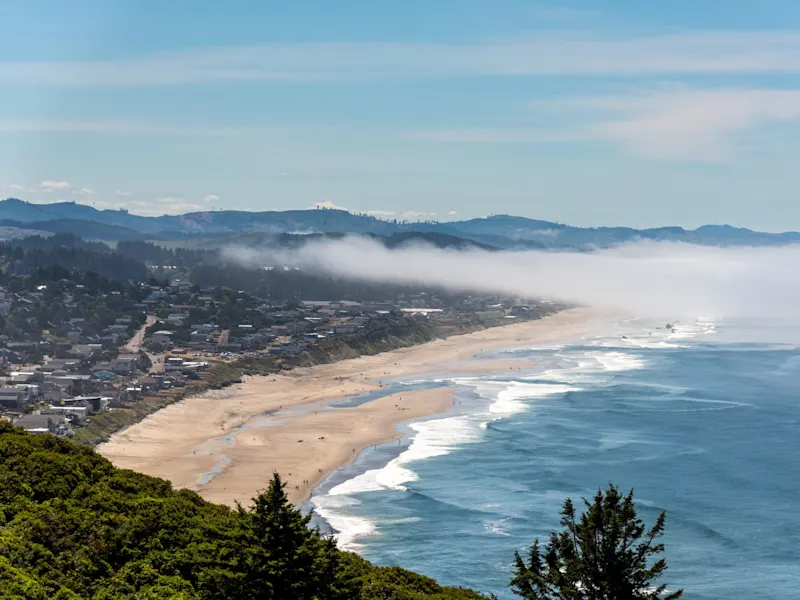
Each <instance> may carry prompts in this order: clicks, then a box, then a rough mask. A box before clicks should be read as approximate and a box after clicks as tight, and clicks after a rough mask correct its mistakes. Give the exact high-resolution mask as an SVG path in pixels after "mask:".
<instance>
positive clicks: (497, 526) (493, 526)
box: [483, 519, 508, 535]
mask: <svg viewBox="0 0 800 600" xmlns="http://www.w3.org/2000/svg"><path fill="white" fill-rule="evenodd" d="M505 521H506V519H500V520H499V521H484V522H483V528H484V529H485V530H486V531H487V532H489V533H493V534H495V535H508V529H507V528H506V526H505V523H504V522H505Z"/></svg>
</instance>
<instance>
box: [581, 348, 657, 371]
mask: <svg viewBox="0 0 800 600" xmlns="http://www.w3.org/2000/svg"><path fill="white" fill-rule="evenodd" d="M588 356H591V357H592V358H593V359H595V360H596V361H597V362H598V363H600V366H601V367H602V368H603V370H604V371H612V372H618V371H633V370H635V369H641V368H643V367H644V366H645V361H644V359H643V358H642V357H641V356H637V355H635V354H628V353H626V352H590V353H589V354H588Z"/></svg>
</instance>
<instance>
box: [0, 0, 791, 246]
mask: <svg viewBox="0 0 800 600" xmlns="http://www.w3.org/2000/svg"><path fill="white" fill-rule="evenodd" d="M0 94H2V100H1V101H0V197H6V196H9V197H17V198H21V199H23V200H27V201H30V202H37V203H44V202H53V201H62V200H66V201H75V202H81V203H85V204H90V205H93V206H96V207H97V208H103V209H106V208H112V209H117V208H125V209H128V210H130V211H131V212H133V213H137V214H143V215H154V214H164V213H166V214H177V213H183V212H191V211H205V210H222V209H242V210H285V209H293V208H309V207H313V206H318V205H320V206H327V207H343V208H347V209H349V210H351V211H354V212H368V213H370V214H373V215H376V216H380V217H385V218H398V219H438V220H452V219H464V218H471V217H480V216H486V215H489V214H501V213H503V214H516V215H521V216H527V217H531V218H538V219H546V220H552V221H558V222H564V223H569V224H573V225H581V226H588V225H628V226H635V227H647V226H662V225H682V226H685V227H696V226H699V225H702V224H706V223H715V224H721V223H728V224H732V225H737V226H746V227H750V228H753V229H760V230H766V231H785V230H800V202H799V201H798V199H797V194H798V192H797V190H798V189H800V169H798V167H797V165H798V164H800V3H798V2H797V1H796V0H761V1H759V2H755V1H750V0H747V1H745V0H725V1H722V0H703V1H702V2H698V1H697V0H692V1H689V0H670V1H669V2H642V1H641V0H606V1H605V2H597V1H594V2H589V1H587V0H575V1H570V2H566V3H561V2H537V1H532V0H530V1H529V0H493V1H483V0H437V1H436V2H430V1H429V0H428V1H421V0H405V1H403V2H375V1H374V0H372V1H358V2H357V1H348V0H339V1H338V2H323V1H318V2H311V1H306V0H292V2H277V1H274V0H264V1H260V2H255V1H253V2H244V1H235V0H232V1H230V2H225V3H212V2H196V1H189V0H172V1H170V2H156V1H152V0H72V1H71V2H69V3H67V2H57V1H50V2H45V1H39V0H27V1H26V2H15V1H11V0H0Z"/></svg>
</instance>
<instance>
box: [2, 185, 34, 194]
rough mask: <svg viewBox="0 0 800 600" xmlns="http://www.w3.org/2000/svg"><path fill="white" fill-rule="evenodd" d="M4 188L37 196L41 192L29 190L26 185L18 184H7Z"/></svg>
mask: <svg viewBox="0 0 800 600" xmlns="http://www.w3.org/2000/svg"><path fill="white" fill-rule="evenodd" d="M3 187H5V188H8V189H9V190H12V191H14V192H25V193H26V194H36V193H37V192H38V191H39V190H36V189H34V188H29V187H27V186H25V185H20V184H18V183H7V184H6V185H4V186H3Z"/></svg>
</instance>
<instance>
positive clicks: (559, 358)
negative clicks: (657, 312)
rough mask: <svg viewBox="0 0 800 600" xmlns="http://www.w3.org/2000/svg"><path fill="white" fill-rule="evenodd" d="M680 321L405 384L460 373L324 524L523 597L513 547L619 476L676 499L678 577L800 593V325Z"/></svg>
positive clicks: (619, 481)
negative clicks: (488, 369)
mask: <svg viewBox="0 0 800 600" xmlns="http://www.w3.org/2000/svg"><path fill="white" fill-rule="evenodd" d="M665 325H666V323H663V322H658V323H657V322H654V321H652V320H647V319H628V320H626V321H623V322H614V323H609V324H608V325H607V327H605V328H604V330H603V331H598V332H596V333H594V334H592V335H587V336H584V337H583V338H580V339H572V340H567V341H565V342H564V343H563V344H558V345H552V344H551V345H539V346H536V345H534V346H530V347H525V348H518V349H515V350H510V351H506V352H501V353H495V354H493V355H490V356H487V358H498V357H513V358H521V359H525V360H526V361H527V362H528V363H529V365H530V366H529V367H525V368H522V369H520V370H514V371H513V372H509V374H502V375H491V376H476V375H473V376H470V377H457V378H454V379H449V378H447V377H445V376H439V377H432V378H430V379H424V380H421V379H419V378H417V379H413V380H400V381H397V382H394V383H393V389H402V388H403V386H413V387H414V388H419V387H425V386H441V385H445V384H455V385H457V386H458V390H459V391H458V392H457V393H456V394H455V398H456V399H457V404H456V405H455V406H454V410H453V412H452V413H450V414H447V415H441V416H439V417H436V418H432V419H427V420H424V421H420V422H415V423H410V424H408V425H406V426H404V431H405V433H406V437H405V439H404V440H401V441H400V442H394V443H390V444H385V445H383V446H378V447H376V448H374V449H370V450H368V451H366V452H363V453H362V454H361V455H360V456H359V457H358V460H357V461H356V462H355V463H354V464H353V465H350V466H348V467H346V468H344V469H341V470H339V471H337V472H336V473H334V474H333V475H331V476H330V477H329V478H327V479H326V480H325V481H324V482H323V484H322V485H321V486H319V487H318V488H317V490H316V492H315V494H314V496H313V497H312V499H311V502H310V505H311V506H313V510H314V513H315V522H316V523H318V524H321V525H322V526H323V527H327V526H329V527H331V528H333V529H334V530H335V531H336V532H337V535H338V539H339V544H340V546H342V547H344V548H346V549H351V550H355V551H357V552H358V553H359V554H361V555H362V556H364V557H365V558H367V559H369V560H370V561H372V562H374V563H376V564H379V565H400V566H402V567H405V568H408V569H411V570H414V571H417V572H419V573H422V574H425V575H429V576H431V577H434V578H436V579H437V580H438V581H439V582H440V583H442V584H446V585H459V586H466V587H470V588H474V589H476V590H479V591H483V592H493V593H495V594H497V595H498V596H499V597H500V598H502V599H511V598H514V597H515V596H513V595H512V594H511V592H510V591H509V589H508V582H509V580H510V578H511V576H512V569H511V564H512V559H513V553H514V551H515V550H518V549H519V550H524V549H526V548H527V547H528V545H529V544H530V543H531V542H532V541H533V540H534V538H537V537H538V538H540V539H541V540H546V538H547V536H548V535H549V533H550V531H552V530H554V529H557V528H558V521H559V511H560V508H561V506H562V504H563V501H564V499H565V498H567V497H571V498H574V499H579V498H580V497H591V496H593V495H594V493H595V492H596V491H597V489H598V488H600V487H605V486H606V485H607V484H608V483H609V482H613V483H614V484H615V485H617V486H618V487H620V488H622V489H623V490H625V491H627V490H628V489H630V488H634V490H635V492H634V494H635V495H634V497H635V500H636V502H637V507H638V511H639V514H640V516H641V517H642V518H643V519H644V520H645V522H646V523H647V524H652V523H653V522H654V521H655V519H656V517H657V515H658V514H659V513H660V512H661V511H666V513H667V521H666V534H665V535H664V537H663V538H662V541H663V542H664V544H665V545H666V552H665V555H664V556H665V557H666V559H667V562H668V565H669V568H668V569H667V573H666V575H665V577H664V578H663V581H664V582H665V583H667V584H668V587H669V589H677V588H679V587H681V588H684V590H685V592H684V597H686V598H689V599H698V600H700V599H709V600H710V599H715V600H717V599H720V598H725V599H726V600H735V599H738V598H742V599H748V600H749V599H751V598H759V599H760V600H772V599H774V600H778V599H781V600H783V599H790V598H791V599H794V598H797V597H800V510H798V508H800V327H797V326H790V325H787V324H784V323H780V322H774V321H767V320H762V321H759V322H754V321H744V320H732V319H724V318H700V319H681V320H680V321H678V322H675V323H671V325H672V326H673V327H671V328H666V327H665Z"/></svg>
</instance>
